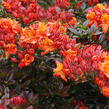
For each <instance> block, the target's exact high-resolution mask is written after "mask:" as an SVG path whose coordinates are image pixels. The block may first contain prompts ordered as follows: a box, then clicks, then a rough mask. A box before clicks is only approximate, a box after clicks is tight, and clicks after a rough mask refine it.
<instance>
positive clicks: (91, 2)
mask: <svg viewBox="0 0 109 109" xmlns="http://www.w3.org/2000/svg"><path fill="white" fill-rule="evenodd" d="M87 3H88V5H89V6H91V5H96V4H97V3H99V0H87Z"/></svg>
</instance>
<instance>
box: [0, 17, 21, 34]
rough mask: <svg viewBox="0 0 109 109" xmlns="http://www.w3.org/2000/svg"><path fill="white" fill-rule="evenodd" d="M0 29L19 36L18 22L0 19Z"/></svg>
mask: <svg viewBox="0 0 109 109" xmlns="http://www.w3.org/2000/svg"><path fill="white" fill-rule="evenodd" d="M0 28H2V29H4V30H10V31H11V32H12V33H15V34H17V33H18V32H19V30H20V26H19V24H18V22H17V21H16V20H14V19H13V20H12V19H10V18H1V19H0Z"/></svg>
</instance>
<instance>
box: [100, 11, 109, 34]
mask: <svg viewBox="0 0 109 109" xmlns="http://www.w3.org/2000/svg"><path fill="white" fill-rule="evenodd" d="M100 27H102V30H103V33H107V31H108V29H109V15H108V14H107V13H104V14H102V15H101V24H100Z"/></svg>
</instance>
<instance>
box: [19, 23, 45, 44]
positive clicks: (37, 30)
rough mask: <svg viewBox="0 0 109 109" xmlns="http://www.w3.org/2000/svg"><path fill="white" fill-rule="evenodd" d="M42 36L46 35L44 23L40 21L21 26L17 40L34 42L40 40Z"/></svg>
mask: <svg viewBox="0 0 109 109" xmlns="http://www.w3.org/2000/svg"><path fill="white" fill-rule="evenodd" d="M44 37H46V25H45V23H43V22H42V23H36V24H33V25H30V26H29V28H23V29H22V31H21V37H20V39H19V40H20V41H22V42H26V43H30V44H35V43H38V42H40V41H41V39H43V38H44Z"/></svg>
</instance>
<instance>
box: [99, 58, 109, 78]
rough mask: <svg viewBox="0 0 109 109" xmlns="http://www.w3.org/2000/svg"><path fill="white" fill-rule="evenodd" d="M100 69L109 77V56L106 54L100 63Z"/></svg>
mask: <svg viewBox="0 0 109 109" xmlns="http://www.w3.org/2000/svg"><path fill="white" fill-rule="evenodd" d="M100 70H101V71H102V72H104V74H105V75H106V76H107V77H108V78H109V56H106V57H105V60H104V62H103V63H101V64H100Z"/></svg>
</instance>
